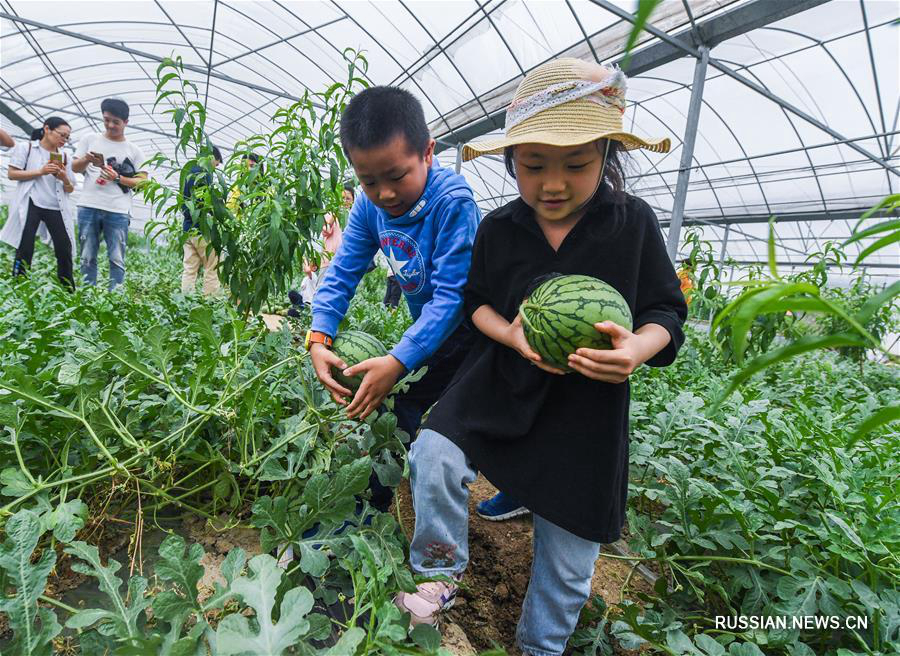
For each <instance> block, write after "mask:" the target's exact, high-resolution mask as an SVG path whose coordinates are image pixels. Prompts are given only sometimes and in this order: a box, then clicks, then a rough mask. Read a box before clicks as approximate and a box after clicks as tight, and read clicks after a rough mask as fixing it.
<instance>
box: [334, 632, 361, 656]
mask: <svg viewBox="0 0 900 656" xmlns="http://www.w3.org/2000/svg"><path fill="white" fill-rule="evenodd" d="M365 639H366V632H365V631H364V630H363V629H361V628H360V627H358V626H354V627H351V628H349V629H347V630H346V631H344V633H342V634H341V637H340V639H339V640H338V641H337V644H335V645H333V646H332V647H331V648H330V649H329V650H328V651H326V652H325V656H354V655H355V654H356V648H357V647H359V645H360V644H361V643H362V641H363V640H365Z"/></svg>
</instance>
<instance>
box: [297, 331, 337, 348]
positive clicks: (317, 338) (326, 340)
mask: <svg viewBox="0 0 900 656" xmlns="http://www.w3.org/2000/svg"><path fill="white" fill-rule="evenodd" d="M333 343H334V340H332V339H331V337H330V336H329V335H326V334H325V333H322V332H319V331H318V330H307V331H306V340H305V341H304V343H303V345H304V346H305V347H306V350H307V351H308V350H310V349H311V348H312V345H313V344H324V345H325V348H329V349H330V348H331V345H332V344H333Z"/></svg>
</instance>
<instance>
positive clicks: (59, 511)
mask: <svg viewBox="0 0 900 656" xmlns="http://www.w3.org/2000/svg"><path fill="white" fill-rule="evenodd" d="M87 515H88V507H87V504H85V503H84V502H83V501H82V500H81V499H72V500H71V501H66V502H65V503H61V504H59V505H57V506H56V508H54V509H53V511H52V512H50V513H49V514H48V515H46V517H45V520H44V521H45V525H46V527H47V528H48V529H51V530H52V531H53V537H55V538H56V539H57V540H59V541H60V542H71V541H72V540H74V539H75V534H76V533H78V531H80V530H81V529H82V528H84V523H85V521H86V520H87Z"/></svg>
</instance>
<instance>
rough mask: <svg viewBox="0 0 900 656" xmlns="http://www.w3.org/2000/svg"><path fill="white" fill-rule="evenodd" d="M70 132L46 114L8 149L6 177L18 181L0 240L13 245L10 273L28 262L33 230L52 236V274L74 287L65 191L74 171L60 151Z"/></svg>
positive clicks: (62, 122)
mask: <svg viewBox="0 0 900 656" xmlns="http://www.w3.org/2000/svg"><path fill="white" fill-rule="evenodd" d="M71 132H72V128H71V127H70V126H69V124H68V123H67V122H66V121H65V120H63V119H61V118H58V117H55V116H54V117H50V118H48V119H47V120H46V121H44V125H43V127H41V128H39V129H37V130H35V131H34V132H33V133H32V135H31V139H32V140H31V141H28V142H27V143H19V144H17V145H16V147H15V148H14V149H13V151H12V154H11V157H10V162H9V179H10V180H13V181H15V182H17V183H18V184H17V185H16V193H15V198H14V199H13V202H12V203H10V206H9V218H8V219H7V221H6V225H5V226H3V230H2V231H0V241H4V242H6V243H7V244H9V245H10V246H12V247H13V248H15V249H16V255H15V259H14V260H13V275H23V274H25V273H27V271H28V269H29V268H30V267H31V258H32V257H33V256H34V240H35V236H36V235H39V236H40V237H41V239H42V240H44V242H49V241H51V240H52V242H53V251H54V253H55V254H56V275H57V277H58V278H59V280H60V282H61V283H63V285H65V286H66V287H68V288H69V289H73V290H74V289H75V279H74V277H73V275H72V253H73V252H74V251H75V229H74V227H75V214H74V211H73V209H72V205H71V204H70V202H69V194H71V193H72V192H73V191H74V190H75V186H74V180H75V174H74V172H73V171H72V158H71V157H69V155H68V154H67V153H64V152H62V151H61V149H62V147H63V146H64V145H65V144H66V142H67V141H68V140H69V135H70V134H71Z"/></svg>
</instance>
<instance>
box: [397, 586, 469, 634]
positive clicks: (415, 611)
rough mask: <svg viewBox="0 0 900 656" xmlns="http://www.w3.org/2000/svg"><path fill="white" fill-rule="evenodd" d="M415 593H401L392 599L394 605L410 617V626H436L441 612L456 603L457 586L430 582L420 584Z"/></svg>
mask: <svg viewBox="0 0 900 656" xmlns="http://www.w3.org/2000/svg"><path fill="white" fill-rule="evenodd" d="M416 587H417V590H416V592H413V593H409V592H401V593H400V594H398V595H397V596H396V597H394V604H395V605H396V606H397V608H399V609H400V610H401V611H402V612H404V613H409V615H410V622H409V623H410V625H412V626H418V625H419V624H429V625H431V626H437V623H438V616H439V615H440V614H441V612H442V611H445V610H447V609H448V608H450V607H451V606H453V602H454V601H456V592H457V591H458V590H459V586H458V585H452V584H450V583H444V582H442V581H432V582H431V583H420V584H419V585H418V586H416Z"/></svg>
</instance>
